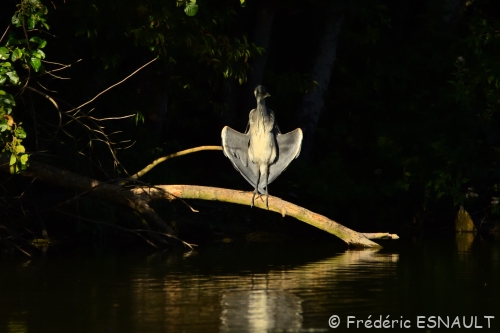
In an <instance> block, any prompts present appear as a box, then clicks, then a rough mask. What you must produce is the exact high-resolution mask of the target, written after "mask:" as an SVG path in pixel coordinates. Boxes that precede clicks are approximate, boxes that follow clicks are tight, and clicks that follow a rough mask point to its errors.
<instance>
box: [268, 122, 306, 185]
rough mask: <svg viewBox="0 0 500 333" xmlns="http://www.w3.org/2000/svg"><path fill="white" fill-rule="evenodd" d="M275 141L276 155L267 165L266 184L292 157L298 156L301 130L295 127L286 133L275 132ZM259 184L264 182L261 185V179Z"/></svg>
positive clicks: (276, 175)
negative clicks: (271, 162) (276, 145)
mask: <svg viewBox="0 0 500 333" xmlns="http://www.w3.org/2000/svg"><path fill="white" fill-rule="evenodd" d="M276 142H277V144H278V157H277V158H276V162H274V163H273V164H271V165H270V166H269V178H268V184H270V183H271V182H272V181H273V180H275V179H276V178H277V177H278V176H279V175H280V174H281V173H282V172H283V171H285V169H286V168H287V167H288V165H289V164H290V163H291V162H292V161H293V160H294V159H296V158H297V157H299V154H300V148H301V147H302V130H301V129H300V128H297V129H295V130H293V131H291V132H288V133H286V134H277V135H276ZM259 185H260V186H262V187H264V186H265V183H264V185H263V183H262V181H261V182H260V184H259ZM260 186H259V187H260Z"/></svg>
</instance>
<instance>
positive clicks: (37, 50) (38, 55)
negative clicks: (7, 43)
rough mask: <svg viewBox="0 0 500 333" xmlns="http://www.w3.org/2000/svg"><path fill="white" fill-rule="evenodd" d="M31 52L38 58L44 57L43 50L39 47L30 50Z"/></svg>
mask: <svg viewBox="0 0 500 333" xmlns="http://www.w3.org/2000/svg"><path fill="white" fill-rule="evenodd" d="M31 54H32V56H34V57H37V58H38V59H45V52H43V51H42V50H40V49H36V50H35V51H33V52H31Z"/></svg>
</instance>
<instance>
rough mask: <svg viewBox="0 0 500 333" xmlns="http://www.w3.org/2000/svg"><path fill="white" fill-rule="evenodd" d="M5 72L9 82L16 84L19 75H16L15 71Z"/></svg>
mask: <svg viewBox="0 0 500 333" xmlns="http://www.w3.org/2000/svg"><path fill="white" fill-rule="evenodd" d="M38 61H40V60H38ZM5 74H6V75H7V76H8V77H9V80H10V82H11V83H12V84H18V83H19V76H17V73H16V71H12V72H7V73H5Z"/></svg>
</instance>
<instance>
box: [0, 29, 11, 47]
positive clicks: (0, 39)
mask: <svg viewBox="0 0 500 333" xmlns="http://www.w3.org/2000/svg"><path fill="white" fill-rule="evenodd" d="M9 29H10V24H9V25H8V26H7V29H5V31H4V33H3V35H2V38H0V43H1V42H2V41H3V38H4V37H5V35H6V34H7V31H9Z"/></svg>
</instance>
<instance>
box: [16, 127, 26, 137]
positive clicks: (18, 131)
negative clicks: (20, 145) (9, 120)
mask: <svg viewBox="0 0 500 333" xmlns="http://www.w3.org/2000/svg"><path fill="white" fill-rule="evenodd" d="M14 133H15V135H16V137H18V138H19V139H24V138H26V132H25V131H24V130H23V129H22V128H21V127H18V128H17V129H16V131H15V132H14Z"/></svg>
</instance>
